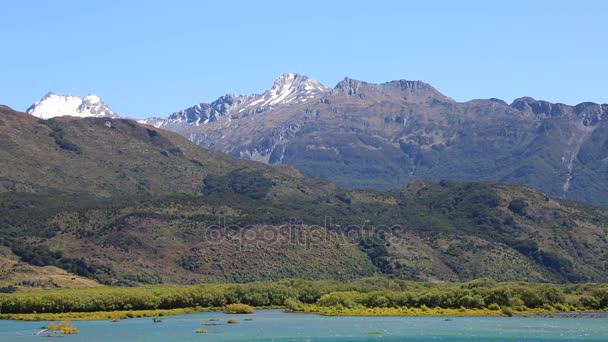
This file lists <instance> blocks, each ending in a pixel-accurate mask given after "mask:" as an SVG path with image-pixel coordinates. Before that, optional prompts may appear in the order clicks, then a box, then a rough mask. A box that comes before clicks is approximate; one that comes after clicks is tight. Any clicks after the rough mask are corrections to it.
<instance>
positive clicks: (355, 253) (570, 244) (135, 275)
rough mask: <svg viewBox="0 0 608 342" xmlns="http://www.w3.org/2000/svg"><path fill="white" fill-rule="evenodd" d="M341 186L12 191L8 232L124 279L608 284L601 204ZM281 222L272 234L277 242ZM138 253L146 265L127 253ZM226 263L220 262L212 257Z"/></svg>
mask: <svg viewBox="0 0 608 342" xmlns="http://www.w3.org/2000/svg"><path fill="white" fill-rule="evenodd" d="M239 173H242V171H240V172H239ZM273 191H275V190H273ZM336 193H339V192H336ZM336 193H333V192H332V193H328V194H326V195H321V194H319V197H318V200H314V201H313V200H310V199H309V198H307V197H300V196H293V197H286V200H284V201H274V200H271V198H274V195H268V196H267V198H264V199H252V198H250V197H248V196H244V195H242V194H237V193H234V192H228V193H215V194H213V195H209V196H167V197H159V198H157V197H118V198H111V199H99V198H94V197H90V196H86V195H61V194H60V195H45V194H21V193H15V194H11V193H5V194H0V241H2V243H3V244H4V245H5V246H7V247H9V248H10V249H11V251H12V253H13V254H15V255H17V256H18V257H19V258H20V259H21V261H23V262H27V263H30V264H32V265H37V266H45V265H52V266H58V267H61V268H63V269H65V270H67V271H70V272H72V273H74V274H77V275H81V276H84V277H88V278H91V279H95V280H97V281H99V282H100V283H102V284H107V285H120V286H125V285H126V286H136V285H142V284H158V283H162V282H182V283H191V282H195V281H203V282H251V281H258V280H269V279H281V278H293V277H302V278H307V279H328V278H330V279H340V280H352V279H354V278H359V277H366V276H371V275H374V274H377V273H381V274H384V275H387V276H390V277H395V278H399V279H409V280H427V279H430V278H435V279H441V280H449V281H468V280H471V279H475V278H479V277H483V276H488V277H493V278H495V279H497V280H500V281H508V280H523V281H532V282H534V281H536V282H539V281H540V282H555V283H559V282H589V281H608V275H606V274H605V272H603V271H602V270H603V269H604V267H605V263H606V262H607V261H608V254H606V252H605V251H607V250H608V239H606V238H605V237H606V236H608V235H606V234H608V231H606V228H605V227H606V223H608V212H606V211H605V210H602V209H599V208H594V207H590V206H584V205H580V204H572V203H563V202H557V201H554V200H550V201H547V200H546V199H545V195H544V194H543V193H540V192H537V191H533V190H530V189H526V188H523V187H517V186H508V185H497V184H485V183H464V184H458V183H453V182H447V181H444V182H441V183H440V184H431V183H414V184H411V185H410V186H409V187H408V188H406V189H403V190H400V191H394V192H390V193H379V192H370V191H352V192H348V193H346V195H347V196H348V199H349V201H346V200H344V199H343V198H342V199H341V198H338V197H337V196H336V195H335V194H336ZM521 198H526V203H527V206H526V207H525V209H524V210H523V211H522V213H519V212H518V213H515V212H514V211H513V210H516V211H518V210H519V209H518V208H521V206H519V205H518V206H514V205H513V203H518V201H517V199H521ZM509 206H510V207H511V208H509ZM294 218H296V219H297V220H298V221H299V222H298V224H296V225H293V224H292V223H291V222H292V221H293V219H294ZM327 218H331V221H328V220H327ZM328 222H330V224H328ZM218 223H219V225H218ZM288 226H289V227H288ZM574 229H576V231H577V234H575V235H573V234H572V233H571V232H572V231H573V230H574ZM268 231H270V232H271V233H272V237H273V240H269V241H266V240H265V239H264V234H265V233H266V232H268ZM603 232H605V233H603ZM312 234H321V236H322V239H314V236H313V235H312ZM266 235H268V234H266ZM249 236H252V237H253V238H245V239H244V238H243V237H249ZM309 241H313V242H314V245H310V244H309V243H308V242H309ZM68 242H69V243H68ZM84 246H86V247H84ZM311 246H314V248H315V249H314V253H313V252H312V250H311V249H310V247H311ZM110 250H111V254H112V258H109V257H108V252H109V251H110ZM243 250H246V251H247V253H249V254H248V255H249V256H248V257H246V258H243V257H242V255H243V254H242V252H243ZM91 251H93V252H94V253H91ZM174 251H179V252H177V253H174ZM598 251H599V252H598ZM420 253H422V255H419V254H420ZM93 254H94V255H96V257H95V258H92V257H91V256H92V255H93ZM133 255H137V258H136V259H137V260H138V261H137V262H135V263H133V262H131V261H128V260H133ZM157 255H165V256H166V257H164V258H163V259H157V258H156V256H157ZM278 255H283V256H284V257H286V258H289V260H292V262H290V263H288V264H286V263H285V262H284V261H283V260H284V258H283V259H282V258H279V257H276V256H278ZM501 255H502V256H506V257H501ZM173 257H174V258H173ZM211 260H213V261H211ZM413 260H419V261H416V262H414V261H413ZM330 261H332V262H330ZM218 263H219V264H221V265H222V269H221V270H220V269H219V268H217V267H214V266H213V265H214V264H218ZM260 265H264V267H260ZM490 265H491V267H490ZM168 270H175V272H168ZM202 276H203V278H202ZM201 278H202V279H201ZM8 285H12V286H15V287H17V288H18V289H22V287H19V284H18V283H8V284H6V285H4V286H8ZM7 290H8V289H7Z"/></svg>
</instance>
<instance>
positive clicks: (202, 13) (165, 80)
mask: <svg viewBox="0 0 608 342" xmlns="http://www.w3.org/2000/svg"><path fill="white" fill-rule="evenodd" d="M210 2H211V1H181V0H172V1H126V0H125V1H112V0H103V1H91V0H87V1H82V0H80V1H67V0H55V1H44V0H39V1H31V0H19V1H4V2H3V4H2V19H1V20H0V43H1V46H2V53H1V54H0V68H1V69H0V75H1V81H0V103H2V104H7V105H9V106H11V107H13V108H15V109H18V110H25V109H26V108H27V107H28V106H29V105H30V104H32V103H33V102H34V101H36V100H38V99H39V98H40V97H42V96H43V95H44V94H45V93H47V92H48V91H54V92H57V93H61V94H72V95H77V96H84V95H86V94H89V93H95V94H97V95H99V96H100V97H101V98H102V99H103V100H104V101H105V102H106V103H107V104H108V105H109V106H110V107H111V108H112V109H114V111H116V112H117V113H119V114H121V115H126V116H131V117H138V118H140V117H147V116H153V115H156V116H167V115H168V114H170V113H171V112H173V111H176V110H179V109H182V108H185V107H188V106H191V105H194V104H196V103H199V102H208V101H212V100H214V99H216V98H217V97H219V96H221V95H224V94H225V93H228V92H233V93H236V94H249V93H259V92H262V91H264V90H265V89H267V88H270V87H271V85H272V83H273V81H274V80H275V79H276V78H277V77H278V76H279V75H281V74H283V73H285V72H297V73H301V74H304V75H307V76H310V77H312V78H315V79H317V80H319V81H320V82H322V83H324V84H326V85H328V86H332V87H333V86H334V85H335V84H336V83H337V82H339V81H340V80H341V79H342V78H344V76H349V77H351V78H355V79H361V80H365V81H369V82H385V81H389V80H393V79H409V80H423V81H425V82H428V83H431V84H432V85H433V86H435V87H436V88H437V89H439V91H441V92H443V93H444V94H445V95H447V96H450V97H452V98H454V99H456V100H459V101H466V100H470V99H474V98H489V97H498V98H502V99H504V100H506V101H508V102H510V101H512V100H513V99H514V98H517V97H520V96H525V95H527V96H532V97H535V98H540V99H546V100H549V101H553V102H563V103H569V104H575V103H579V102H582V101H593V102H601V103H608V82H607V81H608V26H607V23H606V13H608V2H607V1H559V0H558V1H533V0H529V1H502V2H501V3H500V4H498V3H497V2H498V1H448V0H446V1H420V0H416V1H382V0H368V1H355V0H350V1H329V0H324V1H317V0H307V1H263V0H259V1H238V2H237V1H215V2H214V4H210ZM495 2H496V3H495Z"/></svg>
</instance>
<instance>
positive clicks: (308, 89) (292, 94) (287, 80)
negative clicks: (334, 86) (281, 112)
mask: <svg viewBox="0 0 608 342" xmlns="http://www.w3.org/2000/svg"><path fill="white" fill-rule="evenodd" d="M330 90H331V89H330V88H328V87H326V86H324V85H322V84H321V83H319V82H318V81H316V80H313V79H312V78H309V77H306V76H303V75H299V74H295V73H291V72H290V73H286V74H283V75H281V77H279V78H278V79H277V80H276V81H275V82H274V84H273V86H272V88H271V89H270V90H267V91H266V92H264V94H263V100H262V101H261V102H260V103H256V105H258V106H259V107H261V106H274V105H277V104H286V103H292V102H305V101H307V100H308V99H310V98H313V97H315V96H316V95H318V94H319V93H325V92H328V91H330ZM252 104H253V103H252Z"/></svg>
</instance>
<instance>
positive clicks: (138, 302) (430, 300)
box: [0, 278, 608, 321]
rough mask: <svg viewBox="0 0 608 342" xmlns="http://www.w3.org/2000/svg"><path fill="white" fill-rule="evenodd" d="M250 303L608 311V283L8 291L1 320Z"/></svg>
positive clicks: (310, 308) (327, 311)
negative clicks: (9, 292) (10, 292)
mask: <svg viewBox="0 0 608 342" xmlns="http://www.w3.org/2000/svg"><path fill="white" fill-rule="evenodd" d="M245 303H247V304H245ZM231 304H232V305H231ZM249 305H251V306H257V307H265V306H266V307H267V306H286V307H287V308H288V309H289V310H290V311H292V312H314V313H320V314H324V315H408V314H409V315H424V314H428V315H431V314H432V315H447V314H458V315H467V314H473V315H481V314H485V315H496V314H503V315H514V314H526V313H542V312H557V311H566V312H567V311H587V310H608V286H606V285H605V284H580V285H552V284H532V283H496V282H493V281H489V280H486V279H480V280H476V281H472V282H468V283H418V282H410V281H402V280H394V279H393V280H391V279H387V278H368V279H362V280H358V281H353V282H346V283H344V282H336V281H305V280H283V281H278V282H264V283H252V284H221V285H220V284H217V285H191V286H160V285H159V286H147V287H141V288H111V287H102V288H95V289H73V290H47V291H38V292H27V293H13V294H2V295H0V310H1V312H2V314H1V315H0V318H4V319H45V318H46V319H48V318H49V317H57V318H59V317H63V318H70V315H71V316H72V317H73V318H72V319H82V318H85V319H86V318H87V317H88V318H91V317H93V318H94V319H100V317H103V318H101V319H108V318H110V317H111V318H117V317H120V318H126V317H141V316H143V315H144V314H141V312H142V311H141V310H149V311H148V312H146V311H143V313H147V314H148V315H153V314H154V313H155V311H154V310H164V311H157V312H156V315H157V316H158V315H159V314H163V315H165V314H171V313H184V312H188V311H180V310H179V308H181V309H189V310H190V312H194V311H202V310H212V309H215V308H219V307H225V308H226V312H228V313H231V314H233V313H243V312H245V311H247V312H246V313H250V312H251V311H249V309H250V306H249ZM228 308H230V309H228ZM172 309H177V310H176V311H171V310H172ZM245 309H247V310H245ZM124 310H129V311H126V313H127V314H126V317H125V316H124V315H120V316H116V315H112V312H114V311H116V312H119V311H120V312H122V313H123V314H124V313H125V311H124ZM130 310H133V311H130ZM167 310H168V311H167ZM103 311H107V314H108V315H107V316H106V315H104V313H103ZM138 312H139V313H140V314H138ZM86 313H91V315H89V316H87V315H86ZM49 314H50V316H49ZM53 314H55V315H61V314H63V315H64V316H53ZM210 321H211V320H210Z"/></svg>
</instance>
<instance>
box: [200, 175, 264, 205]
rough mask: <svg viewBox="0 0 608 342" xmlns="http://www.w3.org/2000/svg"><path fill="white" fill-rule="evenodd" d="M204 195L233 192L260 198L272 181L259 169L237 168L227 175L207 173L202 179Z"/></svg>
mask: <svg viewBox="0 0 608 342" xmlns="http://www.w3.org/2000/svg"><path fill="white" fill-rule="evenodd" d="M203 185H204V187H203V193H205V194H206V195H212V194H226V193H234V194H239V195H243V196H246V197H249V198H251V199H262V198H264V197H265V196H266V194H267V193H268V191H269V190H270V188H271V187H272V181H270V180H269V179H267V178H265V177H264V175H262V172H261V171H245V170H237V171H232V172H230V173H228V174H227V175H209V176H207V177H205V179H204V180H203Z"/></svg>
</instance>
